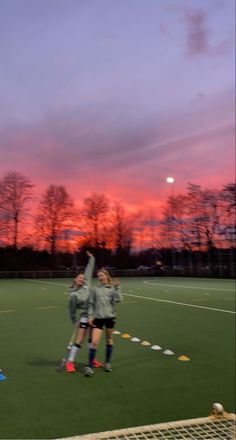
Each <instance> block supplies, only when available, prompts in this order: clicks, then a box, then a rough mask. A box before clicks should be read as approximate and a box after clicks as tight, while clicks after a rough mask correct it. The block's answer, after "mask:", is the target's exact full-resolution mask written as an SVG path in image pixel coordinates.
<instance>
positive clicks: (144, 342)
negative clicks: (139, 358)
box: [141, 341, 151, 346]
mask: <svg viewBox="0 0 236 440" xmlns="http://www.w3.org/2000/svg"><path fill="white" fill-rule="evenodd" d="M141 345H146V346H149V345H151V344H150V342H148V341H142V342H141Z"/></svg>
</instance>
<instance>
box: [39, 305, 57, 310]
mask: <svg viewBox="0 0 236 440" xmlns="http://www.w3.org/2000/svg"><path fill="white" fill-rule="evenodd" d="M35 308H36V309H38V310H45V309H58V308H59V306H43V307H35Z"/></svg>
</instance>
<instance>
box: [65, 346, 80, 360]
mask: <svg viewBox="0 0 236 440" xmlns="http://www.w3.org/2000/svg"><path fill="white" fill-rule="evenodd" d="M80 348H81V347H80V346H79V347H78V345H73V347H72V348H71V350H70V354H69V357H68V362H74V360H75V357H76V355H77V353H78V351H79V349H80Z"/></svg>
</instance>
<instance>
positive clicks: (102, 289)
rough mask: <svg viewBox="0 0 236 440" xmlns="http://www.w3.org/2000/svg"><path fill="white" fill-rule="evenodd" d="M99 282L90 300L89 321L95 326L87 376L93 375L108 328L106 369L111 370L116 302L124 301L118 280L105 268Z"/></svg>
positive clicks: (100, 273)
mask: <svg viewBox="0 0 236 440" xmlns="http://www.w3.org/2000/svg"><path fill="white" fill-rule="evenodd" d="M97 276H98V281H99V284H98V285H97V286H96V287H94V288H93V289H92V290H91V293H90V295H89V300H88V322H89V324H91V325H92V326H93V333H92V346H91V348H90V350H89V366H88V367H86V369H85V376H92V375H93V367H94V366H93V362H94V358H95V356H96V351H97V347H98V344H99V341H100V339H101V336H102V332H103V328H104V327H105V330H106V353H105V364H104V370H105V371H107V372H111V371H112V368H111V364H110V360H111V356H112V350H113V329H114V326H115V321H116V311H115V306H116V303H118V302H120V301H122V293H121V289H120V285H119V281H118V280H112V279H111V277H110V275H109V272H108V271H107V270H105V269H100V270H99V271H98V274H97Z"/></svg>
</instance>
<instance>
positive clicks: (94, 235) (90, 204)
mask: <svg viewBox="0 0 236 440" xmlns="http://www.w3.org/2000/svg"><path fill="white" fill-rule="evenodd" d="M108 210H109V201H108V199H107V198H106V197H105V196H104V195H103V194H96V193H93V194H92V195H91V196H90V197H87V198H86V199H84V207H83V212H84V216H85V218H86V219H87V220H88V221H89V222H90V223H89V225H88V226H89V228H90V231H91V233H90V236H91V242H92V243H93V244H94V246H95V247H98V246H99V238H100V235H101V225H104V223H105V217H106V214H107V212H108Z"/></svg>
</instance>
